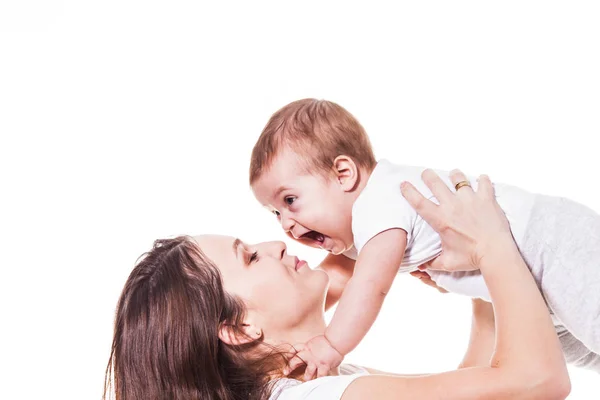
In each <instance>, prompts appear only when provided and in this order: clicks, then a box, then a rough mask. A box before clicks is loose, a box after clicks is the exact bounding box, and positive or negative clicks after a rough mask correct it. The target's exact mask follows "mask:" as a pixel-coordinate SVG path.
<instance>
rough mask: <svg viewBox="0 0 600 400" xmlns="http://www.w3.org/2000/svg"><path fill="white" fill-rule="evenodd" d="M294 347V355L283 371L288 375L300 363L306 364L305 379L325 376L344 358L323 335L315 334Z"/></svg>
mask: <svg viewBox="0 0 600 400" xmlns="http://www.w3.org/2000/svg"><path fill="white" fill-rule="evenodd" d="M295 347H296V351H297V352H296V355H295V356H294V357H293V358H292V359H291V360H290V361H289V363H288V365H287V367H286V368H285V369H284V371H283V373H284V374H285V375H288V374H290V373H291V372H292V371H294V370H295V369H296V368H298V367H299V366H301V365H302V364H306V370H305V371H304V380H305V381H310V380H311V379H314V378H321V377H323V376H327V374H328V373H329V371H330V370H331V369H332V368H336V367H338V366H339V365H340V364H341V363H342V360H343V359H344V356H342V355H341V354H340V353H338V351H337V350H336V349H334V348H333V346H331V343H329V340H327V338H326V337H325V336H324V335H320V336H316V337H314V338H312V339H310V340H309V341H308V342H306V344H304V345H300V346H295ZM315 374H316V376H315Z"/></svg>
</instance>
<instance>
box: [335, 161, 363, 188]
mask: <svg viewBox="0 0 600 400" xmlns="http://www.w3.org/2000/svg"><path fill="white" fill-rule="evenodd" d="M333 171H334V173H335V177H336V180H337V182H338V183H339V184H340V186H341V187H342V190H344V192H350V191H352V190H353V189H354V188H355V187H356V185H357V183H358V168H357V167H356V164H355V163H354V161H353V160H352V159H351V158H350V157H348V156H337V157H336V158H335V160H333Z"/></svg>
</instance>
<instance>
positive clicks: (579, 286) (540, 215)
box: [250, 99, 600, 379]
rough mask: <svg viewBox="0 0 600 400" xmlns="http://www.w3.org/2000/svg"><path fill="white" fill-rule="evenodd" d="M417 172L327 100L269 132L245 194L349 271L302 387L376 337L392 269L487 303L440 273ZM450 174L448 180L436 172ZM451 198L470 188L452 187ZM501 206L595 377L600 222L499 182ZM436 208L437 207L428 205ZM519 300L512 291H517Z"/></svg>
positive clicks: (292, 110)
mask: <svg viewBox="0 0 600 400" xmlns="http://www.w3.org/2000/svg"><path fill="white" fill-rule="evenodd" d="M423 171H424V168H418V167H411V166H404V165H398V164H394V163H392V162H390V161H387V160H379V161H376V159H375V156H374V154H373V150H372V148H371V144H370V141H369V138H368V136H367V134H366V133H365V130H364V129H363V127H362V126H361V125H360V123H359V122H358V121H357V120H356V119H355V118H354V117H353V116H352V115H351V114H350V113H349V112H348V111H346V110H345V109H344V108H342V107H341V106H339V105H337V104H335V103H332V102H329V101H324V100H315V99H304V100H299V101H295V102H293V103H290V104H288V105H287V106H285V107H283V108H282V109H280V110H279V111H277V112H276V113H275V114H273V116H272V117H271V119H270V120H269V121H268V123H267V125H266V126H265V128H264V130H263V132H262V134H261V135H260V137H259V139H258V141H257V143H256V145H255V146H254V149H253V151H252V158H251V163H250V185H251V186H252V190H253V192H254V195H255V196H256V198H257V199H258V201H259V202H260V203H261V204H262V205H263V206H264V207H266V208H267V209H268V210H270V211H271V212H272V213H274V214H275V215H276V216H277V218H278V220H279V221H280V223H281V226H282V228H283V229H284V230H285V232H286V233H288V235H291V236H293V238H295V239H297V240H299V241H300V242H302V243H304V244H307V245H309V246H312V247H320V248H322V249H324V250H327V251H328V252H329V253H330V254H329V255H328V256H327V257H326V259H325V260H324V261H323V263H322V264H321V267H322V268H323V269H324V270H326V271H328V272H329V271H331V272H332V276H334V277H335V271H336V270H337V269H339V268H340V266H341V267H347V266H348V265H350V266H351V267H352V264H354V261H353V260H356V261H355V264H354V265H353V268H354V272H353V275H352V278H351V279H350V280H349V281H347V282H342V283H338V282H336V281H335V279H333V280H332V286H331V288H330V290H329V293H328V298H327V300H326V304H327V307H329V306H331V305H332V304H334V303H336V302H337V301H338V300H339V303H338V305H337V309H336V311H335V313H334V316H333V318H332V320H331V322H330V324H329V325H328V327H327V330H326V332H325V335H323V336H317V337H315V338H313V339H311V340H310V341H309V342H308V343H306V345H305V346H303V347H302V348H300V349H298V350H299V353H298V359H297V360H296V363H295V364H294V363H290V369H293V368H295V366H296V365H297V364H298V363H299V361H298V360H301V362H303V363H305V364H306V366H307V367H306V373H305V376H306V377H307V379H310V378H312V377H313V376H314V375H317V376H324V375H326V374H327V373H328V371H329V370H330V369H331V368H334V367H337V366H338V365H339V364H340V363H341V361H342V359H343V357H344V356H345V355H346V354H348V353H349V352H350V351H351V350H352V349H354V348H355V347H356V346H357V345H358V344H359V343H360V341H361V340H362V338H363V337H364V336H365V335H366V333H367V332H368V330H369V329H370V328H371V326H372V324H373V322H374V321H375V318H376V317H377V314H378V312H379V310H380V308H381V306H382V304H383V301H384V299H385V297H386V294H387V292H388V291H389V289H390V287H391V285H392V282H393V280H394V277H395V276H396V274H397V273H399V272H411V271H414V270H416V269H424V270H426V272H427V273H428V274H429V275H430V276H431V279H432V280H434V281H435V282H436V284H437V285H438V286H439V287H441V288H443V289H446V290H448V291H450V292H454V293H460V294H464V295H467V296H470V297H479V298H482V299H484V300H487V301H490V298H489V294H488V291H487V288H486V286H485V282H484V280H483V277H482V276H481V274H480V273H479V271H474V270H473V269H474V267H473V266H469V265H465V272H455V273H448V272H444V271H438V270H435V269H436V267H437V266H436V257H437V256H438V255H440V253H441V250H442V248H441V242H440V239H439V236H438V235H437V233H436V232H435V231H434V230H433V229H432V228H431V227H430V226H429V225H428V224H427V223H425V221H424V220H423V219H421V217H420V216H419V215H418V214H417V213H416V212H415V211H414V210H413V209H412V207H410V205H409V204H408V203H407V202H406V200H405V199H404V197H403V196H402V194H401V192H400V185H401V183H402V182H404V181H408V182H410V183H412V184H413V185H414V186H415V187H416V188H417V189H418V190H419V191H420V192H421V193H423V195H424V196H426V197H428V198H430V199H433V195H432V194H431V191H430V190H429V189H428V188H427V186H426V185H425V184H424V182H423V180H422V175H421V174H422V173H423ZM439 175H440V176H442V177H447V176H448V174H447V173H440V174H439ZM445 183H446V184H447V185H448V186H449V187H451V188H452V189H454V190H457V191H458V190H460V187H461V186H464V185H472V186H473V187H474V188H476V186H477V183H476V182H474V181H471V182H467V181H464V182H459V183H458V184H457V185H456V187H455V186H454V185H452V184H451V182H450V180H449V179H448V178H446V180H445ZM495 192H496V197H497V201H498V203H499V204H500V206H501V207H502V209H503V211H504V212H505V214H506V216H507V217H508V220H509V222H510V225H511V230H512V233H513V236H514V238H515V241H516V242H517V244H518V246H519V250H520V251H521V253H522V255H523V257H524V259H525V260H526V262H527V264H528V266H529V269H530V270H531V272H532V274H533V276H534V278H535V279H536V281H537V283H538V286H539V287H540V288H541V291H542V293H543V295H544V297H545V299H546V302H547V304H548V308H549V310H550V312H551V314H552V317H553V321H554V323H555V326H556V329H557V333H559V336H560V337H561V342H562V344H563V350H564V352H565V355H566V358H567V361H568V362H572V363H576V364H578V365H580V366H584V367H587V368H590V369H594V370H596V371H598V372H600V356H599V354H600V216H599V215H598V214H597V213H595V212H593V211H592V210H590V209H588V208H586V207H585V206H583V205H580V204H578V203H575V202H573V201H570V200H567V199H564V198H558V197H549V196H544V195H539V194H532V193H529V192H527V191H524V190H521V189H519V188H516V187H513V186H509V185H501V184H496V185H495ZM434 200H435V199H434ZM515 295H518V294H515Z"/></svg>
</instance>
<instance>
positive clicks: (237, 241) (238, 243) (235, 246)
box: [232, 238, 242, 258]
mask: <svg viewBox="0 0 600 400" xmlns="http://www.w3.org/2000/svg"><path fill="white" fill-rule="evenodd" d="M241 245H242V241H241V240H240V239H237V238H236V239H235V240H234V241H233V246H232V248H233V253H234V254H235V258H237V256H238V253H239V251H238V248H239V247H240V246H241Z"/></svg>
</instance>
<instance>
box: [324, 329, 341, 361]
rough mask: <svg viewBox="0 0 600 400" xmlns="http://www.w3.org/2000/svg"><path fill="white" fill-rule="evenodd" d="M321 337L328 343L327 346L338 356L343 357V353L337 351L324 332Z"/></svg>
mask: <svg viewBox="0 0 600 400" xmlns="http://www.w3.org/2000/svg"><path fill="white" fill-rule="evenodd" d="M323 337H324V338H325V340H326V341H327V343H328V344H329V347H331V349H333V350H334V351H335V352H336V353H337V354H338V355H339V356H340V358H342V359H343V358H344V354H343V353H342V352H341V351H339V350H338V349H337V347H336V346H335V345H334V344H333V343H332V341H331V340H330V339H329V338H328V337H327V334H324V335H323Z"/></svg>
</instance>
